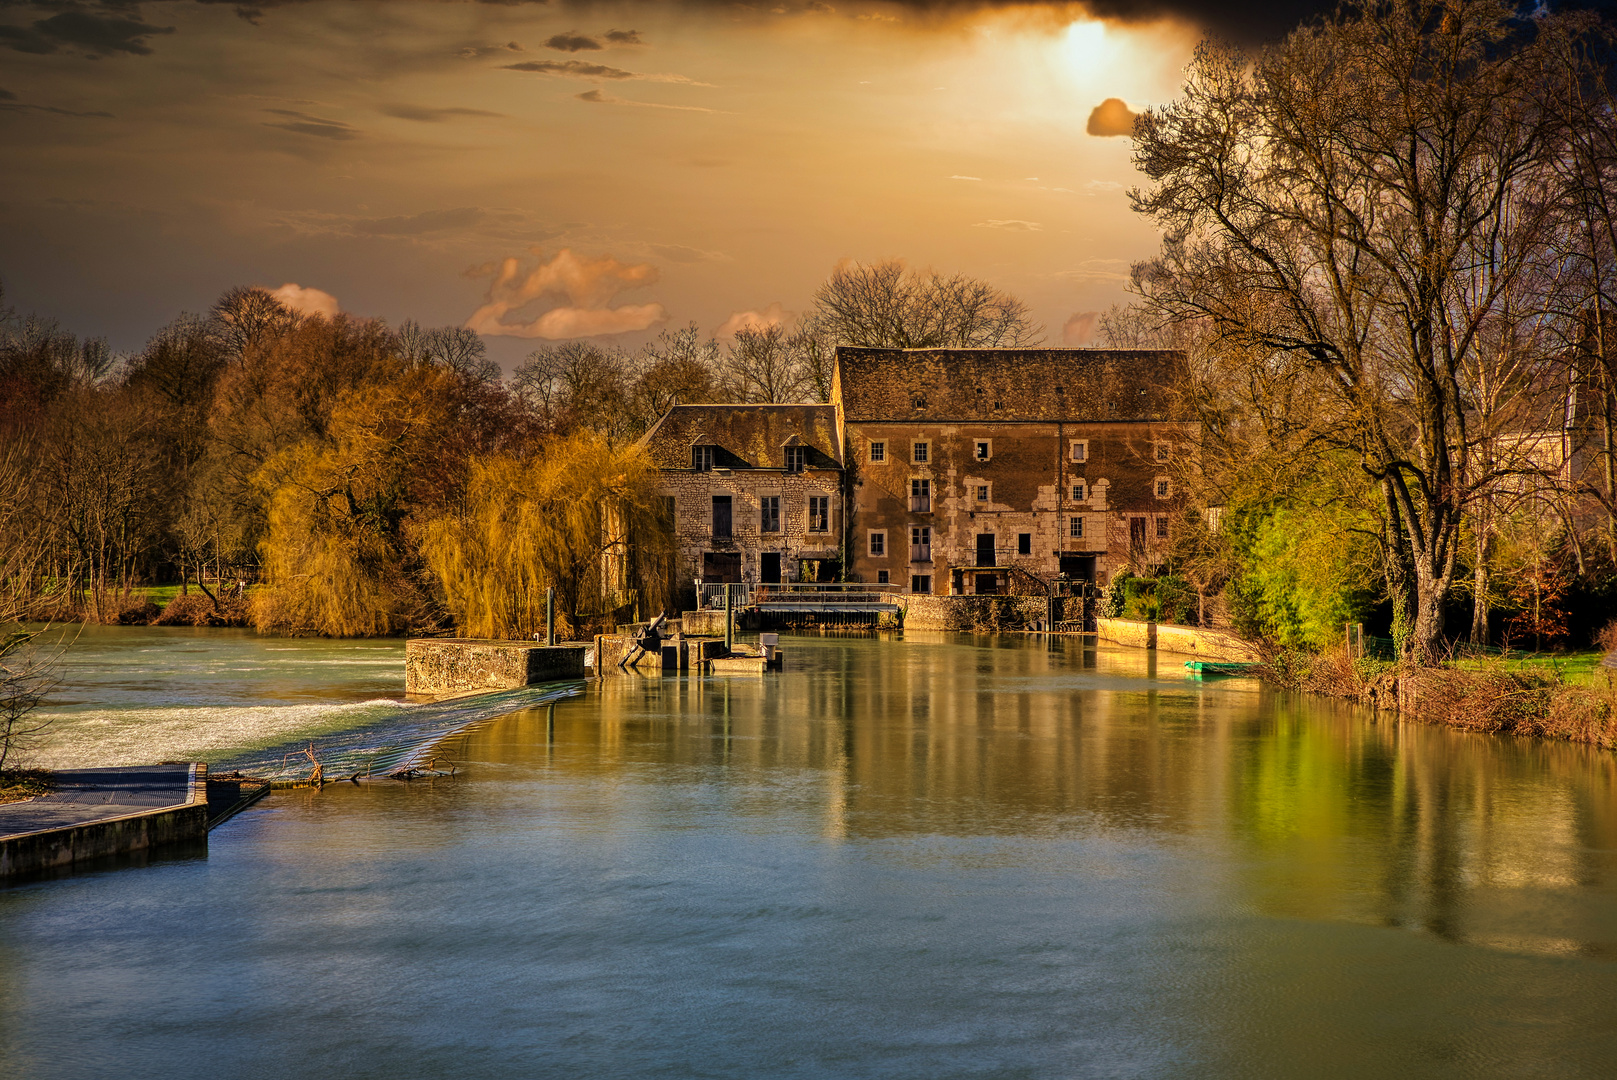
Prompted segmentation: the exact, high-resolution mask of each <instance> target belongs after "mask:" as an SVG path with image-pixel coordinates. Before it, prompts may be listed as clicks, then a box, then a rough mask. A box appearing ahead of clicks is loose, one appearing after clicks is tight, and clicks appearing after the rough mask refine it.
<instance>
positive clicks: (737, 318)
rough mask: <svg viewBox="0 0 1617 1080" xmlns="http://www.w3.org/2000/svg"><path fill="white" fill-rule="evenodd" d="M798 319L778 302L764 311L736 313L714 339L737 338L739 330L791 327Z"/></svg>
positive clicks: (722, 326)
mask: <svg viewBox="0 0 1617 1080" xmlns="http://www.w3.org/2000/svg"><path fill="white" fill-rule="evenodd" d="M796 319H797V313H796V312H792V311H787V310H786V308H785V307H784V306H782V305H781V303H780V302H779V301H778V300H777V301H776V302H775V303H773V304H770V305H769V306H768V307H766V308H764V309H763V310H762V311H735V312H731V314H730V317H729V318H728V319H726V320H724V323H723V325H721V326H720V327H719V328H718V329H717V330H715V331H714V332H713V336H714V337H721V338H731V337H735V336H736V331H737V330H762V329H763V328H764V327H766V326H790V325H791V324H792V323H793V322H794V321H796Z"/></svg>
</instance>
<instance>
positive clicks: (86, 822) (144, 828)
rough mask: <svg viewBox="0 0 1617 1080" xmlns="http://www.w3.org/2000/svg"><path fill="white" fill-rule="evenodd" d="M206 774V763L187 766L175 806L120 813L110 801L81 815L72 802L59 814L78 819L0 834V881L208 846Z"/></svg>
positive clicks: (45, 799)
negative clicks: (187, 845) (149, 853)
mask: <svg viewBox="0 0 1617 1080" xmlns="http://www.w3.org/2000/svg"><path fill="white" fill-rule="evenodd" d="M86 771H96V770H86ZM99 771H103V772H106V773H109V774H115V773H118V772H120V770H117V769H107V770H99ZM207 774H208V767H207V765H205V764H200V763H199V764H194V765H191V766H190V774H189V777H188V781H187V784H186V786H185V789H184V791H183V792H179V793H177V794H178V795H179V798H180V801H178V802H176V803H175V804H174V805H170V806H159V807H150V808H141V809H131V810H127V811H126V812H123V813H118V812H117V811H118V810H119V809H120V805H119V804H118V803H116V802H112V803H110V804H108V805H107V806H106V809H105V811H104V812H102V813H101V814H100V816H90V817H85V816H84V815H83V814H82V813H80V814H78V815H75V813H74V810H73V808H72V806H71V804H70V805H69V806H68V807H67V808H66V809H64V810H63V815H64V816H66V817H72V816H79V817H81V818H83V819H82V820H75V821H69V822H68V823H66V824H63V825H60V826H56V827H53V828H42V829H34V830H31V831H27V832H20V833H13V834H12V835H10V836H0V879H5V878H14V877H27V876H30V875H34V874H42V873H49V872H51V871H58V870H67V869H71V868H72V867H73V866H75V865H76V864H80V863H86V862H90V861H92V860H95V859H104V858H107V857H109V856H117V855H129V854H133V853H137V852H144V851H148V850H151V849H153V848H158V847H164V846H168V845H172V844H180V843H185V842H192V843H201V844H206V843H207V838H208V784H207ZM109 782H115V780H113V781H109ZM48 799H49V797H46V798H43V799H39V800H34V802H35V803H37V804H43V803H45V802H46V801H47V800H48ZM28 809H30V810H33V809H34V808H33V807H29V808H28ZM0 827H3V825H0Z"/></svg>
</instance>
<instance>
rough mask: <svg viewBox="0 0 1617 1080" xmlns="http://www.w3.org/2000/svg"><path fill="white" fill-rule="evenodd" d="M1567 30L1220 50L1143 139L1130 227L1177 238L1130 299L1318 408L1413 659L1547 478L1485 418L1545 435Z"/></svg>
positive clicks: (1407, 6)
mask: <svg viewBox="0 0 1617 1080" xmlns="http://www.w3.org/2000/svg"><path fill="white" fill-rule="evenodd" d="M1557 31H1558V24H1557V23H1556V22H1555V21H1554V20H1553V19H1552V18H1549V17H1547V16H1546V17H1543V18H1539V19H1538V20H1537V22H1536V23H1533V24H1524V23H1522V22H1520V21H1518V19H1517V16H1516V13H1515V12H1514V11H1513V10H1512V9H1511V8H1510V7H1508V6H1507V5H1505V4H1502V3H1498V2H1496V0H1448V2H1444V3H1432V2H1426V0H1391V2H1388V3H1382V4H1373V5H1366V6H1363V7H1357V8H1344V9H1343V10H1342V12H1341V13H1339V14H1338V15H1337V16H1336V17H1335V18H1333V19H1330V20H1327V21H1325V22H1322V23H1320V24H1318V25H1315V26H1310V27H1305V28H1302V29H1299V30H1297V31H1295V32H1294V33H1293V34H1292V35H1291V36H1290V37H1288V38H1287V39H1286V41H1285V42H1284V43H1282V44H1280V45H1278V46H1276V47H1273V48H1271V49H1268V50H1266V51H1264V52H1263V53H1261V54H1259V55H1258V56H1256V57H1255V58H1249V57H1247V56H1246V55H1244V54H1242V53H1241V52H1239V51H1237V50H1235V49H1232V48H1229V47H1225V46H1221V45H1217V44H1212V43H1204V44H1203V45H1202V46H1201V47H1200V48H1199V49H1198V51H1197V53H1196V56H1195V59H1194V61H1193V62H1192V64H1191V67H1190V69H1189V73H1188V79H1187V82H1186V85H1185V88H1184V94H1183V96H1182V97H1181V98H1180V99H1179V100H1178V101H1176V102H1174V103H1172V104H1169V105H1166V106H1163V107H1161V108H1158V109H1152V110H1150V111H1148V112H1147V113H1146V114H1145V115H1143V116H1142V117H1141V118H1140V120H1139V122H1138V124H1137V126H1136V130H1135V162H1136V165H1137V166H1138V167H1139V168H1140V169H1141V171H1143V172H1144V173H1145V174H1146V175H1147V176H1148V177H1149V178H1150V179H1151V184H1150V186H1149V187H1147V188H1145V189H1143V190H1137V191H1135V192H1133V193H1132V194H1131V197H1132V199H1133V203H1134V208H1135V209H1136V210H1137V211H1138V212H1140V213H1142V214H1145V215H1146V216H1148V217H1149V218H1151V219H1152V221H1153V222H1155V223H1156V224H1157V225H1158V226H1160V227H1161V228H1162V230H1163V232H1164V233H1165V235H1166V241H1165V243H1164V246H1163V250H1162V252H1161V254H1160V255H1159V256H1158V257H1157V258H1155V259H1153V260H1150V261H1148V262H1145V263H1143V264H1141V265H1139V266H1137V267H1135V271H1134V283H1135V286H1136V288H1137V289H1138V290H1139V291H1140V292H1141V293H1142V295H1143V296H1144V297H1145V299H1146V302H1147V303H1148V304H1149V305H1151V306H1152V307H1153V308H1154V309H1155V310H1156V311H1157V312H1158V313H1159V314H1160V315H1162V316H1164V317H1167V318H1169V319H1182V320H1193V321H1195V322H1197V323H1198V324H1199V325H1200V326H1201V327H1203V328H1204V330H1205V331H1206V332H1207V333H1208V334H1209V335H1210V339H1209V342H1208V344H1209V347H1210V348H1213V349H1221V348H1222V349H1227V350H1228V352H1229V354H1230V355H1232V356H1239V357H1243V358H1247V362H1248V363H1249V365H1250V368H1251V375H1252V378H1251V380H1250V382H1251V385H1252V386H1258V385H1271V386H1273V385H1280V386H1286V385H1292V384H1294V383H1296V384H1301V385H1309V386H1311V387H1317V388H1318V396H1317V397H1316V398H1314V399H1313V400H1311V401H1309V402H1308V403H1306V405H1305V407H1306V408H1307V409H1308V410H1309V413H1310V418H1311V424H1312V425H1313V426H1314V428H1315V430H1316V432H1317V437H1318V438H1319V439H1320V440H1322V441H1323V442H1324V443H1325V444H1327V445H1328V446H1329V447H1330V448H1332V449H1335V450H1338V451H1342V452H1346V453H1349V454H1351V455H1353V456H1354V457H1356V458H1357V460H1358V462H1359V466H1360V468H1361V469H1362V471H1363V474H1364V476H1365V477H1366V479H1367V481H1368V482H1369V483H1371V484H1373V485H1374V486H1375V488H1376V489H1377V491H1378V502H1379V505H1380V507H1381V512H1382V514H1383V519H1384V543H1385V549H1386V563H1387V567H1388V571H1389V579H1390V587H1391V588H1392V590H1393V593H1394V601H1395V608H1396V611H1397V615H1396V616H1395V625H1401V627H1402V633H1401V636H1402V637H1403V639H1404V643H1405V649H1406V652H1408V653H1409V654H1411V655H1414V656H1426V655H1429V654H1430V653H1431V652H1432V651H1433V650H1435V649H1436V647H1437V645H1438V643H1439V641H1440V639H1441V637H1442V635H1443V632H1444V623H1443V615H1444V605H1445V602H1446V601H1447V599H1448V597H1449V594H1450V592H1451V590H1452V588H1453V585H1454V578H1455V570H1456V563H1457V556H1458V554H1459V548H1460V543H1461V539H1462V524H1463V522H1464V520H1465V515H1466V512H1467V510H1468V507H1469V505H1470V504H1471V502H1472V501H1473V500H1474V499H1475V498H1476V497H1477V496H1478V495H1479V493H1481V492H1484V491H1487V490H1489V489H1490V488H1491V487H1493V486H1496V485H1498V484H1499V483H1500V482H1501V481H1502V480H1504V479H1505V478H1508V477H1510V476H1512V475H1513V474H1514V475H1520V474H1521V473H1524V472H1530V471H1534V470H1537V469H1539V468H1540V465H1539V464H1538V463H1535V462H1534V461H1533V460H1532V458H1533V454H1532V448H1531V447H1524V446H1521V445H1519V444H1512V447H1513V451H1514V452H1513V453H1510V454H1503V455H1502V454H1499V453H1495V454H1492V455H1489V456H1487V457H1484V456H1482V455H1479V454H1478V448H1479V445H1480V441H1481V440H1482V438H1483V437H1484V434H1485V433H1484V432H1482V431H1479V429H1478V428H1479V424H1478V418H1479V417H1480V416H1483V415H1485V414H1491V415H1493V416H1496V417H1504V416H1515V417H1516V418H1517V422H1518V424H1520V425H1524V426H1528V427H1530V426H1532V425H1533V424H1535V423H1541V422H1542V417H1543V415H1544V410H1543V407H1542V406H1543V402H1542V401H1541V400H1539V395H1540V394H1542V393H1543V391H1544V389H1545V387H1546V379H1545V378H1544V372H1545V371H1546V370H1547V368H1548V365H1549V363H1550V358H1549V356H1548V355H1547V354H1546V351H1545V344H1544V343H1545V341H1546V340H1547V335H1546V334H1545V333H1544V332H1543V331H1544V327H1543V325H1542V324H1543V322H1544V320H1545V319H1547V318H1549V317H1550V316H1548V315H1547V314H1546V311H1547V310H1549V309H1550V308H1551V307H1552V305H1547V304H1545V303H1544V302H1543V300H1544V296H1543V294H1544V291H1545V290H1546V289H1553V288H1554V282H1555V278H1556V273H1555V267H1556V265H1557V261H1556V260H1557V257H1558V255H1557V251H1556V250H1555V248H1556V243H1557V235H1558V217H1557V214H1558V210H1557V207H1556V205H1555V200H1554V199H1553V198H1549V197H1546V196H1548V195H1549V194H1550V193H1551V192H1552V191H1553V183H1552V169H1551V167H1550V162H1551V160H1552V157H1553V153H1554V151H1555V134H1554V130H1553V129H1554V125H1553V124H1552V123H1551V122H1550V121H1549V120H1548V119H1547V118H1546V110H1545V109H1544V108H1543V107H1542V100H1541V91H1542V89H1543V87H1544V86H1545V85H1546V83H1547V81H1548V80H1549V79H1550V78H1552V77H1553V76H1554V70H1553V68H1554V64H1553V63H1552V60H1553V57H1554V52H1555V50H1554V49H1553V48H1552V47H1551V45H1550V44H1549V43H1550V42H1551V41H1552V40H1553V39H1554V37H1555V35H1556V33H1557ZM1497 449H1498V448H1497V447H1496V450H1497Z"/></svg>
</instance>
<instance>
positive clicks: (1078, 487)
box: [1072, 484, 1084, 502]
mask: <svg viewBox="0 0 1617 1080" xmlns="http://www.w3.org/2000/svg"><path fill="white" fill-rule="evenodd" d="M1072 501H1073V502H1083V501H1084V485H1082V484H1074V485H1072Z"/></svg>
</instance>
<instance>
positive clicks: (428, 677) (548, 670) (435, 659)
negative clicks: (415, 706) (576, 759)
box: [404, 638, 594, 697]
mask: <svg viewBox="0 0 1617 1080" xmlns="http://www.w3.org/2000/svg"><path fill="white" fill-rule="evenodd" d="M593 648H594V647H593V645H592V644H590V643H587V642H573V643H569V644H566V645H542V644H540V643H538V642H535V641H496V640H493V639H486V638H412V639H410V640H409V641H407V642H405V645H404V692H405V693H406V694H421V695H431V696H435V697H442V696H444V695H447V694H466V693H478V692H482V691H487V690H514V689H516V688H518V687H521V686H532V685H534V684H535V683H545V682H555V681H557V680H558V679H582V678H583V677H584V674H585V671H584V667H585V658H586V657H587V656H589V654H590V653H591V652H592V651H593Z"/></svg>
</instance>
